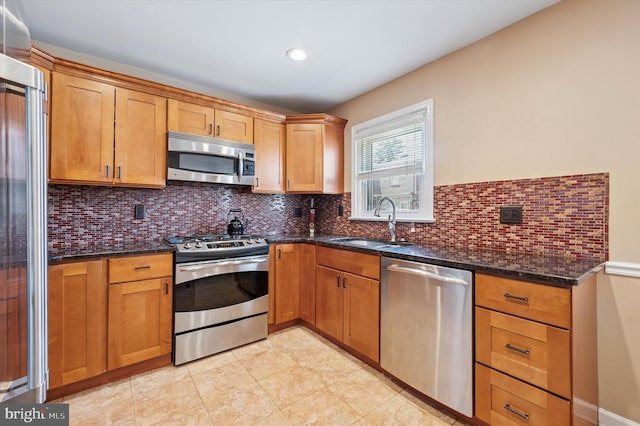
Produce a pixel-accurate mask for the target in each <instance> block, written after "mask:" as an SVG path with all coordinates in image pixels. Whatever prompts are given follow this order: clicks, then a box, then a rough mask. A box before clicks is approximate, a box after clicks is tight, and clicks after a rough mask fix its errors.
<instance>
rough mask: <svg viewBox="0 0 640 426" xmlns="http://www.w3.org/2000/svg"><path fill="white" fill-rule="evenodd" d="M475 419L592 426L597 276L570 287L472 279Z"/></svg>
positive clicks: (594, 420) (594, 413)
mask: <svg viewBox="0 0 640 426" xmlns="http://www.w3.org/2000/svg"><path fill="white" fill-rule="evenodd" d="M475 285H476V307H475V317H476V326H475V327H476V417H478V418H479V419H480V420H482V421H484V422H486V423H489V424H506V425H511V424H513V425H520V424H523V422H527V423H528V424H538V425H554V426H556V425H570V424H573V425H582V424H585V425H586V424H597V405H598V400H597V357H596V349H597V342H596V318H595V312H596V309H595V308H596V305H595V297H596V293H595V276H594V277H592V278H589V279H586V280H584V281H583V282H581V283H579V284H578V285H575V286H571V288H561V287H553V286H546V285H542V284H536V283H531V282H526V281H521V280H513V279H508V278H502V277H494V276H490V275H485V274H476V280H475Z"/></svg>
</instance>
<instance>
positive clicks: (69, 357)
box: [48, 253, 173, 398]
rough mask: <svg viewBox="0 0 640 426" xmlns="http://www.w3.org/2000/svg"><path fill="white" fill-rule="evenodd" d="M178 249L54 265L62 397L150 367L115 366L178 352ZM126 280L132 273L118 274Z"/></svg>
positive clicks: (53, 324) (53, 359)
mask: <svg viewBox="0 0 640 426" xmlns="http://www.w3.org/2000/svg"><path fill="white" fill-rule="evenodd" d="M172 256H173V255H172V254H171V253H162V254H152V255H142V256H126V257H114V258H103V259H100V260H93V261H87V262H73V263H62V264H55V265H50V266H49V290H48V304H49V306H48V328H49V334H48V336H49V344H48V349H49V351H48V352H49V389H50V390H54V391H53V393H52V395H57V396H56V398H57V397H59V396H62V395H65V394H67V393H73V392H77V391H79V390H83V389H87V388H89V387H92V386H95V385H97V384H102V383H105V382H106V381H109V380H110V378H113V377H116V378H121V377H122V374H128V375H131V374H134V373H135V372H136V371H138V370H139V369H140V368H142V369H147V368H149V366H148V365H145V364H139V365H137V366H133V367H130V368H129V370H127V372H126V373H122V370H120V371H117V372H115V373H112V371H113V370H116V369H118V368H120V367H124V366H128V365H132V364H137V363H142V362H143V361H148V363H146V364H154V365H158V366H159V365H166V364H165V362H166V363H168V362H170V359H169V357H167V359H166V360H164V359H163V358H160V357H162V356H163V355H168V354H170V353H171V344H172V341H171V340H172V335H171V333H172V296H173V282H172V277H171V274H172V264H173V257H172ZM118 280H120V281H124V280H129V281H127V282H114V281H118ZM118 375H119V376H118ZM98 376H100V377H98ZM87 379H90V380H87ZM78 382H82V383H78ZM67 385H70V386H67Z"/></svg>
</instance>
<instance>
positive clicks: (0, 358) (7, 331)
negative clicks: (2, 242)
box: [0, 267, 27, 382]
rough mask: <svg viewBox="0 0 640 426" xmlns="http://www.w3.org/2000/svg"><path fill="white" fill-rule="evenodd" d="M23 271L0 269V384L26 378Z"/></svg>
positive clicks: (25, 306)
mask: <svg viewBox="0 0 640 426" xmlns="http://www.w3.org/2000/svg"><path fill="white" fill-rule="evenodd" d="M26 289H27V271H26V268H24V267H9V268H7V269H0V382H12V381H13V380H17V379H19V378H21V377H25V376H26V375H27V294H26V292H27V290H26Z"/></svg>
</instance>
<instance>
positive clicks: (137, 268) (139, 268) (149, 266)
mask: <svg viewBox="0 0 640 426" xmlns="http://www.w3.org/2000/svg"><path fill="white" fill-rule="evenodd" d="M142 269H151V265H145V266H136V267H135V270H136V271H140V270H142Z"/></svg>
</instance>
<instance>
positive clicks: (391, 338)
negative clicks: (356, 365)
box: [380, 257, 473, 417]
mask: <svg viewBox="0 0 640 426" xmlns="http://www.w3.org/2000/svg"><path fill="white" fill-rule="evenodd" d="M381 269H382V279H381V287H382V290H381V291H382V293H381V307H380V308H381V311H380V365H381V366H382V368H383V369H384V370H386V371H387V372H389V373H391V374H392V375H394V376H395V377H397V378H398V379H400V380H402V381H403V382H405V383H406V384H408V385H410V386H411V387H413V388H415V389H417V390H419V391H420V392H422V393H423V394H425V395H427V396H429V397H431V398H433V399H435V400H436V401H438V402H440V403H442V404H444V405H446V406H448V407H450V408H452V409H454V410H456V411H458V412H459V413H462V414H464V415H465V416H467V417H472V416H473V334H472V326H473V320H472V313H473V311H472V296H473V292H472V283H473V275H472V273H471V272H470V271H466V270H462V269H452V268H445V267H442V266H435V265H429V264H426V263H418V262H409V261H405V260H399V259H393V258H390V257H383V258H382V260H381Z"/></svg>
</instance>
